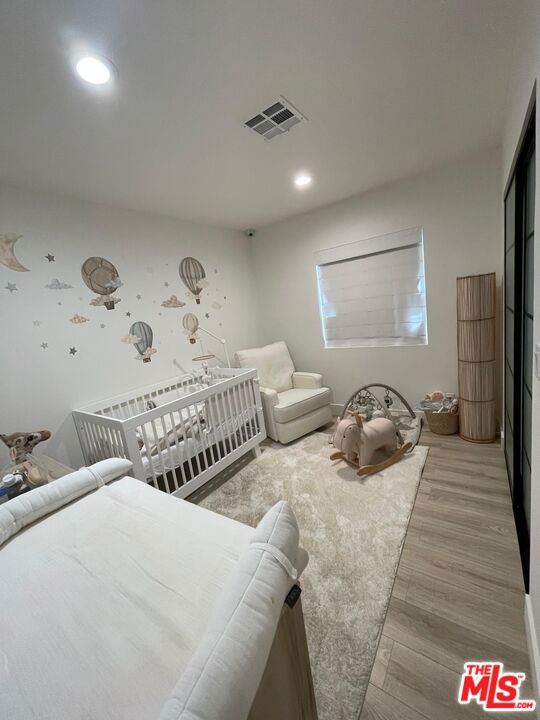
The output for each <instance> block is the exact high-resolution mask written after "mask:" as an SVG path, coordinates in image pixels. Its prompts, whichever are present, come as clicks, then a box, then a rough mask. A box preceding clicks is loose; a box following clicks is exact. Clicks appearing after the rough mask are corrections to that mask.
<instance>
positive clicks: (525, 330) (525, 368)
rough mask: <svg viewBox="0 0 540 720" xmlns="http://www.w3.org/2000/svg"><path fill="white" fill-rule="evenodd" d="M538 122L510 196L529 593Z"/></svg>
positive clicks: (521, 507) (511, 410) (518, 467)
mask: <svg viewBox="0 0 540 720" xmlns="http://www.w3.org/2000/svg"><path fill="white" fill-rule="evenodd" d="M534 119H535V113H534V112H533V114H532V118H531V120H530V123H529V127H528V130H527V133H526V135H525V138H524V140H523V143H522V145H521V148H520V152H519V156H518V159H517V162H516V167H515V171H514V175H513V177H512V178H511V182H510V185H509V186H508V191H507V193H506V196H505V292H504V304H505V341H504V378H505V417H504V450H505V455H506V465H507V468H508V478H509V482H510V490H511V493H512V503H513V507H514V516H515V520H516V527H517V532H518V538H519V545H520V552H521V561H522V565H523V574H524V578H525V586H526V589H527V590H528V586H529V546H530V517H531V449H532V448H531V444H532V433H531V425H532V422H531V421H532V379H533V352H534V351H533V299H534V298H533V293H534V192H535V163H536V154H535V136H534V127H535V125H534Z"/></svg>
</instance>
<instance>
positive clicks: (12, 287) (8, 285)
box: [5, 282, 17, 293]
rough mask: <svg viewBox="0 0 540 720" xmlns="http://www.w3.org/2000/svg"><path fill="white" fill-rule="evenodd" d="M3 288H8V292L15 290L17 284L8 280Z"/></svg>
mask: <svg viewBox="0 0 540 720" xmlns="http://www.w3.org/2000/svg"><path fill="white" fill-rule="evenodd" d="M5 290H9V292H10V293H12V292H15V290H17V286H16V285H15V283H10V282H8V284H7V285H6V286H5Z"/></svg>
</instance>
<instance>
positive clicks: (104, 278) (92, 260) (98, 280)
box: [81, 257, 122, 310]
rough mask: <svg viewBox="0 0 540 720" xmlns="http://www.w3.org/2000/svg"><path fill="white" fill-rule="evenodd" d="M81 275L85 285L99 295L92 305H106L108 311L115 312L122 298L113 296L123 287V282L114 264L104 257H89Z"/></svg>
mask: <svg viewBox="0 0 540 720" xmlns="http://www.w3.org/2000/svg"><path fill="white" fill-rule="evenodd" d="M81 275H82V279H83V280H84V283H85V285H86V286H87V287H88V288H90V290H92V292H95V293H96V294H97V297H96V298H94V299H93V300H91V302H90V304H91V305H105V307H106V308H107V310H114V306H115V305H116V304H117V303H119V302H120V298H115V297H113V294H114V291H115V290H117V289H118V288H119V287H121V286H122V281H121V280H120V277H119V275H118V270H117V269H116V268H115V267H114V265H113V264H112V262H110V261H109V260H105V258H102V257H89V258H87V259H86V260H85V261H84V263H83V264H82V267H81Z"/></svg>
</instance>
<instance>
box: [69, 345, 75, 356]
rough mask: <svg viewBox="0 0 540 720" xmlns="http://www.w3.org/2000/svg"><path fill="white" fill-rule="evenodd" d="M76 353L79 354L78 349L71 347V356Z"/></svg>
mask: <svg viewBox="0 0 540 720" xmlns="http://www.w3.org/2000/svg"><path fill="white" fill-rule="evenodd" d="M76 352H77V348H76V347H70V348H69V354H70V355H75V353H76Z"/></svg>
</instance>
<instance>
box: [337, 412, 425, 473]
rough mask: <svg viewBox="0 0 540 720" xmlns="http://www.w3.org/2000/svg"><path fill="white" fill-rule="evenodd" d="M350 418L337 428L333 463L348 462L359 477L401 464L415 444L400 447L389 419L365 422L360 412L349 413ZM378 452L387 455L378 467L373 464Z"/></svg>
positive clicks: (341, 422) (342, 420)
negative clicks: (337, 461)
mask: <svg viewBox="0 0 540 720" xmlns="http://www.w3.org/2000/svg"><path fill="white" fill-rule="evenodd" d="M348 414H349V415H350V417H344V418H342V419H341V420H340V421H339V423H338V425H337V428H336V432H335V434H334V437H333V440H332V442H333V444H334V447H335V448H336V452H334V453H332V454H331V455H330V460H345V462H347V463H349V465H352V466H353V467H355V468H358V472H357V475H371V474H373V473H377V472H379V471H380V470H384V469H385V468H387V467H389V466H390V465H393V464H394V463H396V462H398V460H401V458H402V457H403V456H404V455H405V453H407V452H408V451H409V450H410V449H411V447H412V443H410V442H407V443H405V444H404V445H402V446H401V447H399V448H398V446H397V434H396V426H395V425H394V423H393V422H392V420H390V419H389V418H386V417H375V418H373V419H372V420H370V421H369V422H363V421H362V418H361V416H360V413H359V412H358V411H357V410H348ZM377 450H383V451H384V452H385V453H388V457H387V458H386V459H385V460H382V461H381V462H379V463H375V464H370V463H371V461H372V459H373V455H374V454H375V452H376V451H377Z"/></svg>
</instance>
